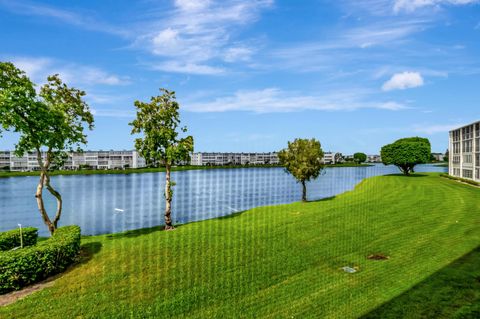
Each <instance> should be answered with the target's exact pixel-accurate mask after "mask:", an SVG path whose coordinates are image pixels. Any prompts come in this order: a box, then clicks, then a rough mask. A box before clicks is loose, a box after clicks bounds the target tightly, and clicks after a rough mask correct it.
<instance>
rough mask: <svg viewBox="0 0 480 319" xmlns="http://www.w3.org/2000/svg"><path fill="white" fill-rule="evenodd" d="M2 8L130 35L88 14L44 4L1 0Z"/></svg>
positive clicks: (86, 28)
mask: <svg viewBox="0 0 480 319" xmlns="http://www.w3.org/2000/svg"><path fill="white" fill-rule="evenodd" d="M0 6H1V7H3V8H5V9H7V10H9V11H10V12H13V13H16V14H21V15H28V16H38V17H44V18H48V19H53V20H58V21H61V22H63V23H67V24H70V25H74V26H76V27H80V28H83V29H85V30H92V31H100V32H105V33H110V34H115V35H120V36H127V35H128V34H129V31H127V30H125V29H122V28H119V27H117V26H112V25H110V24H107V23H104V22H101V21H97V20H95V19H93V18H92V17H90V16H88V15H87V14H84V15H80V14H78V13H77V12H73V11H68V10H63V9H58V8H55V7H52V6H48V5H44V4H38V3H33V2H29V1H24V0H16V1H10V0H0Z"/></svg>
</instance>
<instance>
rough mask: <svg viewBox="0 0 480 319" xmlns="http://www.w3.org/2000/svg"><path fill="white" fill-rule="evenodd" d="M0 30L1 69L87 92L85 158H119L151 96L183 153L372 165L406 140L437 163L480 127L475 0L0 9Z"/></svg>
mask: <svg viewBox="0 0 480 319" xmlns="http://www.w3.org/2000/svg"><path fill="white" fill-rule="evenodd" d="M0 30H2V31H1V32H0V43H1V44H2V45H1V47H0V60H3V61H12V62H14V63H15V64H16V65H17V66H18V67H20V68H21V69H23V70H25V71H26V72H27V73H28V75H29V76H30V77H31V79H32V80H34V81H35V82H36V83H39V84H41V83H43V82H44V81H45V79H46V76H47V75H48V74H53V73H59V74H60V76H61V77H62V78H63V79H64V80H65V81H66V82H67V83H68V84H70V85H72V86H75V87H78V88H81V89H83V90H85V91H86V92H87V94H88V95H87V101H88V102H89V105H90V107H91V109H92V110H93V111H94V112H95V121H96V124H95V130H94V131H92V132H90V133H89V144H88V146H87V147H86V148H87V149H104V150H105V149H132V148H133V139H134V137H133V136H131V135H130V127H129V126H128V123H129V122H130V121H131V120H132V119H133V117H134V115H135V110H134V107H133V102H134V101H135V100H137V99H139V100H148V99H149V98H150V96H152V95H156V94H157V93H158V88H160V87H165V88H168V89H171V90H175V91H176V92H177V99H178V101H179V103H180V105H181V110H182V122H183V123H184V124H185V125H187V126H188V128H189V132H190V134H192V135H193V136H194V137H195V150H196V151H274V150H279V149H281V148H283V147H285V146H286V143H287V141H288V140H291V139H294V138H296V137H315V138H317V139H319V140H320V141H321V143H322V146H323V149H324V150H327V151H328V150H332V151H340V152H343V153H353V152H356V151H363V152H366V153H370V154H376V153H379V149H380V147H381V146H382V145H384V144H386V143H389V142H392V141H393V140H395V139H397V138H400V137H405V136H417V135H419V136H425V137H428V138H429V139H430V140H431V142H432V148H433V151H439V152H443V151H444V150H445V149H446V147H447V144H448V133H447V132H448V130H449V129H451V128H453V127H456V126H459V125H462V124H467V123H469V122H474V121H476V120H479V119H480V114H479V110H480V86H479V83H480V1H478V0H363V1H357V0H330V1H327V0H312V1H307V0H304V1H282V0H224V1H214V0H211V1H200V0H197V1H195V0H176V1H173V0H172V1H170V0H169V1H167V0H165V1H153V0H140V1H119V0H115V1H114V0H105V1H96V0H83V1H75V2H73V1H53V0H52V1H24V0H16V1H10V0H0ZM14 143H15V136H14V135H12V134H6V135H4V137H3V138H2V139H1V140H0V149H11V148H12V147H13V145H14Z"/></svg>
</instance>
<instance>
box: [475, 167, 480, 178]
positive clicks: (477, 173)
mask: <svg viewBox="0 0 480 319" xmlns="http://www.w3.org/2000/svg"><path fill="white" fill-rule="evenodd" d="M475 179H480V168H476V169H475Z"/></svg>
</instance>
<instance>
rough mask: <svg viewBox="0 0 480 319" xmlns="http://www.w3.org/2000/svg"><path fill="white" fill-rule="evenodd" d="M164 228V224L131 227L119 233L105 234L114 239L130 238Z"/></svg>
mask: <svg viewBox="0 0 480 319" xmlns="http://www.w3.org/2000/svg"><path fill="white" fill-rule="evenodd" d="M164 229H165V226H163V225H162V226H154V227H149V228H140V229H133V230H127V231H124V232H121V233H115V234H108V235H106V238H108V239H116V238H131V237H138V236H143V235H148V234H151V233H154V232H157V231H163V230H164Z"/></svg>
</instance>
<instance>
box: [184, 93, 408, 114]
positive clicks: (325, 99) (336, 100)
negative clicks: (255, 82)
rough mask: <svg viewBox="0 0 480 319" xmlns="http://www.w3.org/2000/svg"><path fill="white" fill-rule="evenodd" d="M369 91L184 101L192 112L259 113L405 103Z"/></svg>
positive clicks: (387, 106) (241, 95) (393, 107)
mask: <svg viewBox="0 0 480 319" xmlns="http://www.w3.org/2000/svg"><path fill="white" fill-rule="evenodd" d="M369 94H370V93H369V91H366V90H361V89H357V90H356V89H350V90H348V91H347V90H345V91H336V92H332V93H329V94H325V95H318V96H316V95H302V94H300V93H298V92H288V91H282V90H280V89H278V88H266V89H263V90H250V91H237V92H235V93H234V94H233V95H231V96H224V97H219V98H216V99H214V100H210V101H205V102H192V103H188V102H185V103H183V106H184V108H185V110H188V111H192V112H226V111H250V112H258V113H273V112H293V111H301V110H322V111H352V110H357V109H366V108H370V109H383V110H392V111H396V110H401V109H405V108H407V107H406V106H404V105H402V104H400V103H396V102H371V101H368V97H369Z"/></svg>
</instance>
